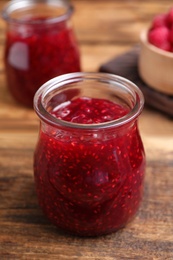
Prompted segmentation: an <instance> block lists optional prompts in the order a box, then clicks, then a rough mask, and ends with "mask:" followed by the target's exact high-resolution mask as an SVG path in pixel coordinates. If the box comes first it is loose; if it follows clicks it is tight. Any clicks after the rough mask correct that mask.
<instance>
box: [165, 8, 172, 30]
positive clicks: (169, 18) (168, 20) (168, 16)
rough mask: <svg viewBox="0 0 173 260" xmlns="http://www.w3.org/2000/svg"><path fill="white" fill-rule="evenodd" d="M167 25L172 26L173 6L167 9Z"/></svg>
mask: <svg viewBox="0 0 173 260" xmlns="http://www.w3.org/2000/svg"><path fill="white" fill-rule="evenodd" d="M166 22H167V25H168V26H169V27H172V25H173V7H172V8H171V9H170V10H169V12H168V14H167V18H166Z"/></svg>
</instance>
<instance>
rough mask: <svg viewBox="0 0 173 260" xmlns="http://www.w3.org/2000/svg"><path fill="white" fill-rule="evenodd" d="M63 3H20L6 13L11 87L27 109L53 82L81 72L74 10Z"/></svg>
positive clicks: (22, 1)
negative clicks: (58, 78)
mask: <svg viewBox="0 0 173 260" xmlns="http://www.w3.org/2000/svg"><path fill="white" fill-rule="evenodd" d="M38 2H39V3H38ZM41 2H43V3H42V4H41ZM60 3H61V1H57V3H56V4H55V1H54V2H53V1H49V4H48V3H47V4H46V3H45V1H30V3H29V4H28V3H27V6H25V5H26V1H25V0H20V1H18V2H16V1H14V2H11V3H10V4H9V5H8V7H7V8H6V9H4V12H3V15H4V19H5V20H6V21H7V23H8V28H7V34H6V49H5V67H6V75H7V83H8V87H9V90H10V92H11V94H12V95H13V97H14V98H15V99H16V100H17V101H18V102H20V103H21V104H23V105H26V106H30V107H31V106H32V105H33V97H34V94H35V92H36V91H37V89H38V88H39V87H40V86H41V85H42V84H43V83H45V82H46V81H48V80H49V79H51V78H53V77H55V76H58V75H61V74H64V73H69V72H75V71H80V57H79V50H78V46H77V42H76V39H75V35H74V31H73V28H72V26H71V25H70V17H71V13H72V7H70V6H63V4H64V5H65V3H66V2H65V1H64V2H63V1H62V3H63V4H62V6H59V5H60ZM19 4H20V5H19ZM10 8H11V9H10ZM16 8H18V10H16ZM11 10H12V11H11ZM16 12H17V14H16Z"/></svg>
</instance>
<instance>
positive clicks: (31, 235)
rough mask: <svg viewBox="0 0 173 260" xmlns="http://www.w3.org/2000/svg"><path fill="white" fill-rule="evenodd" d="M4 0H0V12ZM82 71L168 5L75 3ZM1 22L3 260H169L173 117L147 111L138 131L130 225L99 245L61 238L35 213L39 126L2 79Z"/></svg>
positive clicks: (117, 0)
mask: <svg viewBox="0 0 173 260" xmlns="http://www.w3.org/2000/svg"><path fill="white" fill-rule="evenodd" d="M5 2H6V1H2V0H1V1H0V8H2V6H3V5H4V3H5ZM72 2H73V4H74V6H75V9H76V11H75V14H74V16H73V22H74V27H75V30H76V34H77V37H78V41H79V44H80V50H81V59H82V68H83V70H84V71H98V68H99V67H100V65H101V64H102V63H104V62H106V61H108V60H109V59H111V58H112V57H114V56H116V55H119V54H121V53H124V52H125V51H127V50H129V49H130V48H131V47H133V46H134V45H135V44H136V43H138V41H139V33H140V31H141V30H142V29H143V28H144V27H145V26H147V25H148V24H149V23H150V21H151V19H152V17H153V16H154V15H155V14H156V13H160V12H164V11H167V10H168V9H169V8H170V7H171V4H172V1H171V0H164V1H163V0H157V1H155V0H145V1H141V0H138V1H137V0H136V1H135V0H104V1H102V0H95V1H93V0H73V1H72ZM4 36H5V23H4V22H3V21H2V20H1V21H0V259H1V260H6V259H16V260H18V259H28V260H30V259H31V260H32V259H57V260H113V259H117V260H123V259H129V260H131V259H139V260H145V259H153V260H156V259H160V260H166V259H173V118H170V117H168V116H167V115H165V114H162V113H160V112H158V111H156V110H154V109H151V108H149V107H147V106H145V108H144V111H143V113H142V115H141V117H140V120H139V128H140V131H141V136H142V139H143V142H144V146H145V150H146V155H147V169H146V178H145V191H144V198H143V202H142V205H141V207H140V210H139V212H138V214H137V216H136V218H135V219H134V221H133V222H132V223H130V224H129V225H128V226H127V227H125V228H124V229H122V230H120V231H118V232H116V233H114V234H110V235H107V236H102V237H97V238H89V239H87V238H79V237H72V236H69V235H67V234H64V233H62V232H59V231H58V230H57V229H56V228H55V227H54V226H52V225H51V224H50V223H49V222H48V221H47V219H46V218H45V217H44V216H43V214H42V212H41V210H40V208H39V207H38V203H37V198H36V193H35V188H34V180H33V169H32V161H33V151H34V147H35V144H36V141H37V136H38V125H39V121H38V118H37V116H36V115H35V113H34V111H33V110H32V109H27V108H24V107H22V106H20V105H19V104H16V103H15V102H14V100H13V99H12V97H11V96H10V94H9V92H8V90H7V88H6V80H5V77H4V65H3V50H4V39H5V38H4Z"/></svg>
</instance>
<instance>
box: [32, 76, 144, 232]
mask: <svg viewBox="0 0 173 260" xmlns="http://www.w3.org/2000/svg"><path fill="white" fill-rule="evenodd" d="M143 104H144V99H143V95H142V93H141V91H140V90H139V89H138V88H137V87H136V85H134V84H133V83H132V82H130V81H128V80H126V79H124V78H121V77H118V76H115V75H110V74H106V73H105V74H104V73H103V74H102V73H70V74H66V75H63V76H59V77H56V78H54V79H52V80H50V81H48V82H47V83H46V84H44V85H43V86H42V87H41V88H40V89H39V90H38V91H37V93H36V95H35V98H34V108H35V111H36V113H37V114H38V116H39V118H40V121H41V124H40V134H39V139H38V143H37V146H36V149H35V155H34V174H35V183H36V189H37V194H38V199H39V204H40V206H41V208H42V209H43V212H44V213H45V215H46V216H47V217H48V218H49V219H50V221H51V222H52V223H54V224H55V225H56V226H57V227H59V228H63V229H64V230H66V231H68V232H71V233H73V234H77V235H81V236H96V235H101V234H107V233H110V232H113V231H116V230H118V229H119V228H122V227H124V226H125V225H126V224H127V223H128V222H129V221H130V220H131V219H132V218H133V217H134V216H135V214H136V212H137V210H138V208H139V205H140V202H141V198H142V190H143V180H144V172H145V153H144V148H143V144H142V141H141V137H140V134H139V130H138V123H137V122H138V117H139V115H140V113H141V111H142V109H143Z"/></svg>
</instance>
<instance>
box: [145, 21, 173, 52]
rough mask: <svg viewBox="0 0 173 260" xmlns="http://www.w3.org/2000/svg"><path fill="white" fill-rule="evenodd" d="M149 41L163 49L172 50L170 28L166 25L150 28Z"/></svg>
mask: <svg viewBox="0 0 173 260" xmlns="http://www.w3.org/2000/svg"><path fill="white" fill-rule="evenodd" d="M148 41H149V42H150V43H151V44H153V45H154V46H156V47H158V48H160V49H162V50H165V51H170V49H171V43H170V30H169V29H168V28H167V27H165V26H162V27H157V28H155V29H153V30H150V31H149V33H148Z"/></svg>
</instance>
